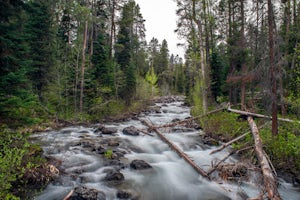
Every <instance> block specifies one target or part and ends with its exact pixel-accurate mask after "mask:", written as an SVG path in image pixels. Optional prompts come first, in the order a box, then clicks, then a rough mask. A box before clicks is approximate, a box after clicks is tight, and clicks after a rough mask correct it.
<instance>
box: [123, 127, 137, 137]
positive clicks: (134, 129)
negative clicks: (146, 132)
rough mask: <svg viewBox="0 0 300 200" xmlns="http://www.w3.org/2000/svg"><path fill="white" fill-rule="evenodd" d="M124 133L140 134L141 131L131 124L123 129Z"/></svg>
mask: <svg viewBox="0 0 300 200" xmlns="http://www.w3.org/2000/svg"><path fill="white" fill-rule="evenodd" d="M122 132H123V134H124V135H131V136H138V135H139V134H140V132H139V131H138V130H137V128H135V127H134V126H129V127H126V128H124V129H123V131H122Z"/></svg>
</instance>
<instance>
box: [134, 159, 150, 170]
mask: <svg viewBox="0 0 300 200" xmlns="http://www.w3.org/2000/svg"><path fill="white" fill-rule="evenodd" d="M130 167H131V168H132V169H136V170H142V169H150V168H152V166H151V165H149V164H148V163H147V162H145V161H143V160H133V161H132V162H131V163H130Z"/></svg>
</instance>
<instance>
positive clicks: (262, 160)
mask: <svg viewBox="0 0 300 200" xmlns="http://www.w3.org/2000/svg"><path fill="white" fill-rule="evenodd" d="M247 119H248V123H249V126H250V128H251V132H252V135H253V139H254V143H255V148H254V151H255V154H256V157H257V159H258V161H259V164H260V167H261V170H262V174H263V179H264V185H265V188H266V191H267V192H268V199H272V200H280V199H281V197H280V194H279V192H278V190H277V182H276V179H275V177H274V174H273V173H272V169H271V167H270V165H269V162H268V159H267V158H266V156H265V154H264V150H263V144H262V141H261V138H260V136H259V131H258V128H257V126H256V124H255V122H254V120H253V118H252V117H250V116H248V118H247Z"/></svg>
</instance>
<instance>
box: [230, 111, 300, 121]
mask: <svg viewBox="0 0 300 200" xmlns="http://www.w3.org/2000/svg"><path fill="white" fill-rule="evenodd" d="M227 110H228V111H229V112H233V113H236V114H240V115H244V116H252V117H259V118H265V119H272V117H271V116H267V115H262V114H257V113H251V112H246V111H241V110H236V109H232V108H228V109H227ZM277 120H279V121H282V122H292V123H295V122H297V123H300V121H295V120H291V119H285V118H277Z"/></svg>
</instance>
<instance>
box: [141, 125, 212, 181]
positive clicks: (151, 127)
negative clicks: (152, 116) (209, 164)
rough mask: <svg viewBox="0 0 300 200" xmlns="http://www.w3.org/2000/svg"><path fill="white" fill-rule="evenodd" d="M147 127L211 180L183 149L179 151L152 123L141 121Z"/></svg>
mask: <svg viewBox="0 0 300 200" xmlns="http://www.w3.org/2000/svg"><path fill="white" fill-rule="evenodd" d="M141 122H142V123H143V124H144V125H145V126H147V127H148V128H149V129H150V130H153V131H154V132H155V133H156V134H157V135H158V136H159V137H160V138H161V140H162V141H164V142H165V143H167V144H168V145H169V147H170V148H171V149H172V150H173V151H175V152H176V153H177V155H178V156H180V157H181V158H183V159H184V160H185V161H186V162H187V163H188V164H190V165H191V166H192V167H193V168H194V169H195V170H196V171H197V172H198V173H199V174H201V175H202V176H203V177H205V178H206V179H208V180H210V177H209V176H208V174H207V173H206V172H205V171H204V170H203V169H201V168H200V167H199V166H198V165H197V164H196V163H194V161H193V160H192V159H191V158H189V157H188V156H187V155H186V154H185V153H184V152H183V151H182V150H181V149H179V148H178V147H177V146H176V145H175V144H173V143H172V142H171V141H170V140H169V139H168V138H166V137H165V136H164V135H163V134H162V133H161V132H160V131H159V130H158V129H157V128H156V127H155V126H153V125H152V124H151V123H150V122H147V121H145V120H142V121H141Z"/></svg>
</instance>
